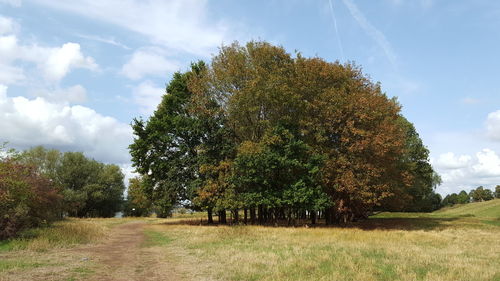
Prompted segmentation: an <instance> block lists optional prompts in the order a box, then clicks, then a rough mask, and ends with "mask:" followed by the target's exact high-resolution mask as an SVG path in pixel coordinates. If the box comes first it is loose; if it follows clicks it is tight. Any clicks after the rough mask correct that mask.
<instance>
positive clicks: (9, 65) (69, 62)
mask: <svg viewBox="0 0 500 281" xmlns="http://www.w3.org/2000/svg"><path fill="white" fill-rule="evenodd" d="M0 20H1V18H0ZM13 24H14V23H13V21H12V20H10V23H5V24H4V25H5V26H9V25H13ZM4 30H5V33H6V35H3V36H0V83H3V84H7V85H9V84H15V83H19V82H20V81H22V80H24V79H25V78H26V76H25V75H24V70H23V68H21V67H20V65H19V64H16V63H17V62H29V63H34V64H35V65H36V66H37V68H38V69H39V71H40V72H41V73H40V74H41V76H42V77H44V78H45V79H46V80H47V81H49V82H51V83H57V82H59V81H60V80H61V79H62V78H63V77H64V76H66V75H67V74H68V73H69V72H70V71H71V70H73V69H75V68H85V69H89V70H93V71H95V70H98V65H97V64H96V63H95V61H94V59H93V58H92V57H89V56H84V55H83V53H82V52H81V50H80V45H79V44H77V43H72V42H68V43H65V44H63V45H62V46H61V47H41V46H38V45H36V44H32V45H22V44H19V42H18V41H19V40H18V37H17V35H16V34H15V33H13V32H15V28H8V27H5V28H4Z"/></svg>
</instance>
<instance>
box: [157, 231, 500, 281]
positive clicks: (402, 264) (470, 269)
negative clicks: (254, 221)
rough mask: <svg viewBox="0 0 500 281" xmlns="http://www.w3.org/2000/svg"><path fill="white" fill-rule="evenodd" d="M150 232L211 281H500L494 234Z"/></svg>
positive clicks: (499, 245) (499, 240)
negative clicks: (157, 234) (155, 233)
mask: <svg viewBox="0 0 500 281" xmlns="http://www.w3.org/2000/svg"><path fill="white" fill-rule="evenodd" d="M152 230H154V231H156V232H158V233H161V234H163V235H164V236H165V237H166V239H167V240H168V241H169V243H167V245H166V246H164V247H165V248H166V249H167V250H168V248H173V249H176V251H175V252H177V253H183V254H182V255H180V256H179V257H178V258H179V259H180V261H181V263H187V264H196V265H197V266H196V267H195V269H196V271H198V272H199V273H202V274H201V275H200V274H198V276H204V277H206V276H209V277H211V278H213V279H221V280H498V279H500V267H499V266H500V264H499V261H500V235H499V234H500V231H499V229H498V228H497V227H491V228H489V227H485V228H481V229H456V228H453V227H452V228H449V229H445V230H430V231H427V230H415V231H407V230H370V231H366V230H362V229H357V228H353V229H341V228H316V229H311V228H308V229H306V228H268V227H258V226H246V227H225V226H222V227H196V226H187V225H167V226H164V225H157V226H153V227H152ZM169 252H172V251H169ZM200 270H201V271H200ZM201 279H203V278H201Z"/></svg>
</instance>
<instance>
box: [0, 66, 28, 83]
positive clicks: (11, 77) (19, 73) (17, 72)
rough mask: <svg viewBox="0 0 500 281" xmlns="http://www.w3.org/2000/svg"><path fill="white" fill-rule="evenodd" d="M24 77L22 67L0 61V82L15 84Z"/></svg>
mask: <svg viewBox="0 0 500 281" xmlns="http://www.w3.org/2000/svg"><path fill="white" fill-rule="evenodd" d="M25 78H26V77H25V76H24V72H23V69H22V68H20V67H15V66H12V65H8V64H2V63H1V62H0V83H3V84H6V85H10V84H15V83H18V82H19V81H22V80H24V79H25Z"/></svg>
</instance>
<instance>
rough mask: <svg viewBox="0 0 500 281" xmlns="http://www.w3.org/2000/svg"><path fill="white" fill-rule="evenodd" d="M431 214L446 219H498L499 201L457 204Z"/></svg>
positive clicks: (499, 212)
mask: <svg viewBox="0 0 500 281" xmlns="http://www.w3.org/2000/svg"><path fill="white" fill-rule="evenodd" d="M433 214H434V215H437V216H446V217H450V216H451V217H460V216H474V217H480V218H492V219H500V199H494V200H490V201H486V202H474V203H469V204H457V205H455V206H453V207H447V208H443V209H441V210H438V211H436V212H434V213H433Z"/></svg>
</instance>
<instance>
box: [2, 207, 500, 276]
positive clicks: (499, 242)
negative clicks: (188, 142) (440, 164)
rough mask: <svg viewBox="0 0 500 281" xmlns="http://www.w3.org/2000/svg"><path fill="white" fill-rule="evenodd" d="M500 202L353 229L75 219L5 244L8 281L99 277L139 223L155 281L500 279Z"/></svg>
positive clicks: (145, 270)
mask: <svg viewBox="0 0 500 281" xmlns="http://www.w3.org/2000/svg"><path fill="white" fill-rule="evenodd" d="M499 203H500V200H494V201H490V202H485V203H479V204H473V205H465V206H458V207H454V208H449V209H445V210H442V211H439V212H435V213H431V214H419V213H413V214H408V213H382V214H379V215H377V216H375V217H374V218H371V219H369V220H368V221H365V222H361V223H356V224H353V225H350V226H349V227H347V228H341V227H332V228H326V227H317V228H312V227H309V228H306V227H297V228H287V227H262V226H206V225H203V226H200V225H199V224H200V214H195V215H193V216H190V217H186V216H178V217H176V218H170V219H157V218H146V219H138V218H126V219H70V220H66V221H63V222H60V223H57V224H55V225H54V226H53V227H51V228H43V229H38V230H34V231H33V232H32V233H31V235H32V236H30V235H29V233H28V234H26V237H24V238H22V239H16V240H13V241H9V242H7V243H5V242H4V243H3V244H2V245H0V280H88V279H92V280H99V278H98V277H99V272H102V270H103V269H104V267H103V265H102V264H100V263H98V262H94V261H93V260H85V257H86V256H85V254H88V251H89V249H93V248H95V247H94V246H93V244H98V245H101V244H99V243H100V242H103V241H108V242H109V241H111V240H113V239H111V238H110V239H107V237H109V234H110V233H111V232H113V228H114V227H115V226H118V225H120V224H123V223H128V222H133V221H137V220H141V221H144V222H146V223H147V226H146V227H145V231H144V234H145V237H146V239H145V241H144V242H142V247H141V248H140V250H139V252H138V253H139V254H138V259H139V261H140V262H139V263H138V264H137V265H135V266H134V269H133V270H135V272H136V273H137V274H140V275H144V276H147V277H148V278H149V279H151V278H153V277H154V278H157V279H159V280H161V279H162V276H166V277H171V278H174V279H176V280H177V279H185V280H278V281H279V280H290V281H292V280H433V281H434V280H438V281H439V280H443V281H444V280H500V225H499V224H498V221H499V219H500V212H499V210H500V204H499ZM116 229H121V227H119V228H116ZM115 234H116V231H115ZM83 244H87V245H89V244H90V246H84V247H85V248H86V251H87V252H85V251H83V252H82V251H79V250H78V249H80V248H79V247H83V246H81V245H83ZM125 277H126V276H116V278H117V279H118V280H120V278H122V279H123V278H125ZM154 278H153V279H154ZM146 279H147V278H146ZM146 279H145V280H146Z"/></svg>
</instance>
